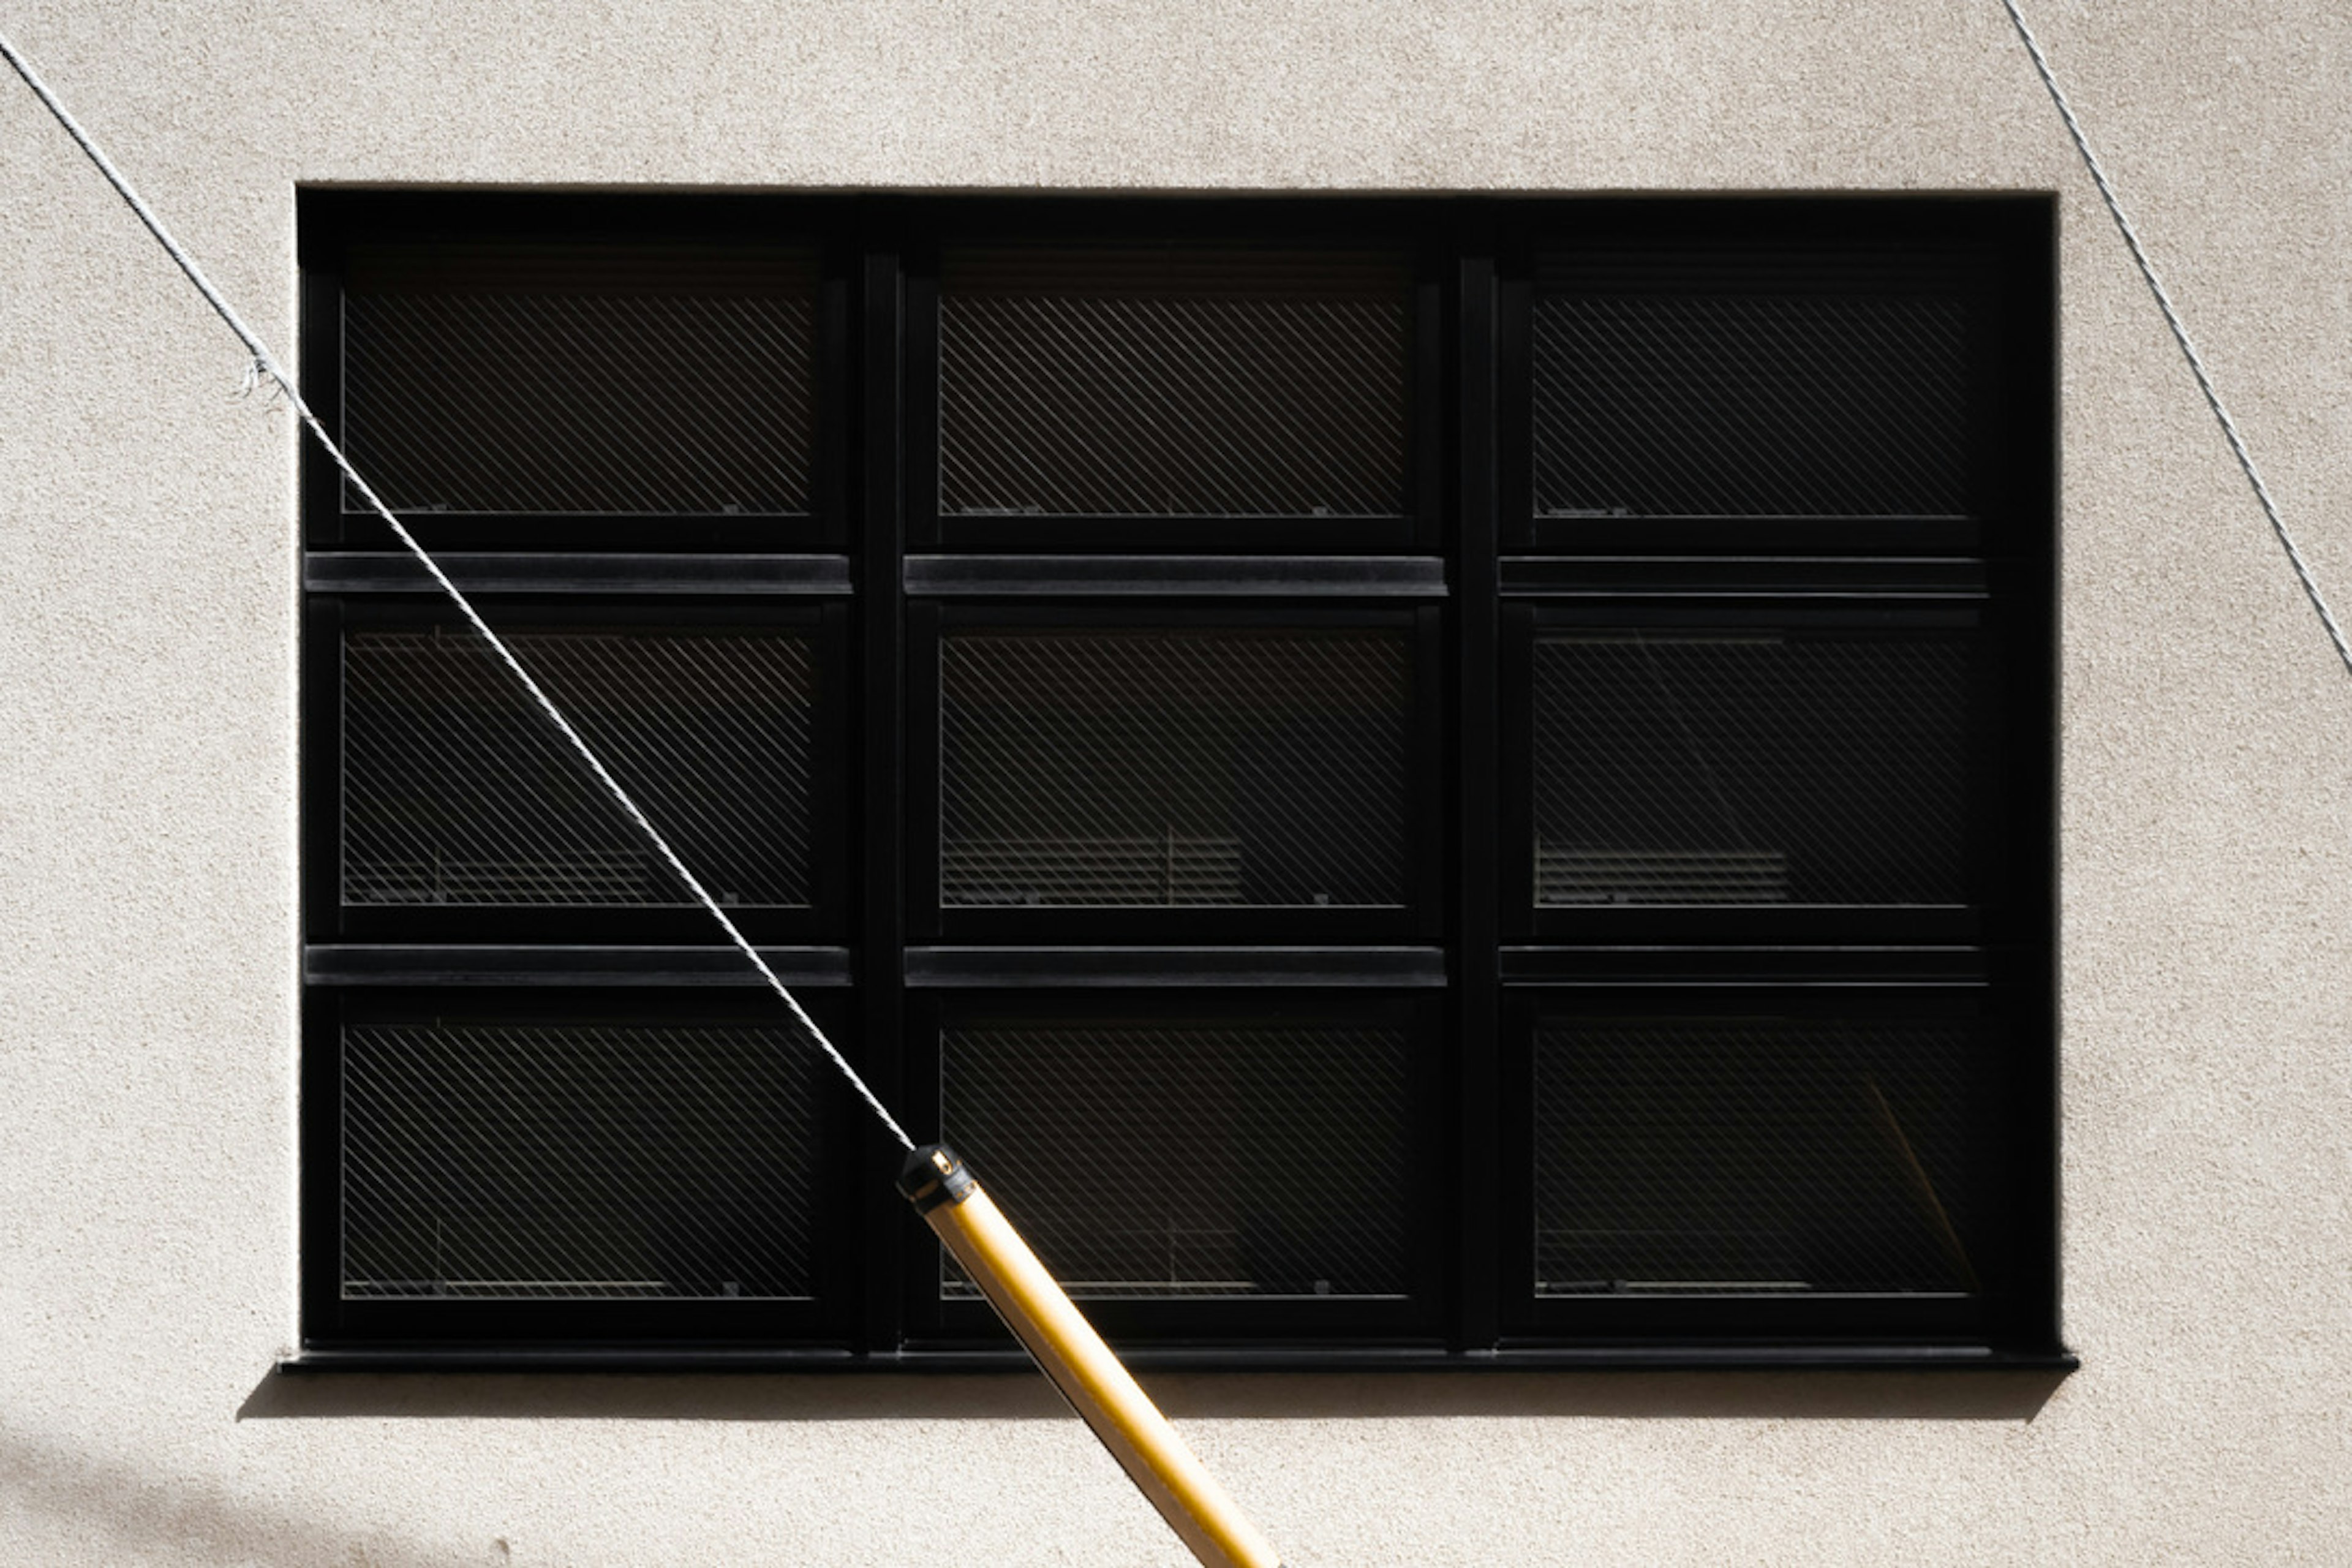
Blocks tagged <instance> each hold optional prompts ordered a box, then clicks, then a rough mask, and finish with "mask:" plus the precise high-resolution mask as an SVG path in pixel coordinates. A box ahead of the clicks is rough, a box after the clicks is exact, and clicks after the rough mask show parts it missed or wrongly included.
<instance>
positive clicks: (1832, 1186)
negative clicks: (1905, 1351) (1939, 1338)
mask: <svg viewBox="0 0 2352 1568" xmlns="http://www.w3.org/2000/svg"><path fill="white" fill-rule="evenodd" d="M1970 1045H1971V1037H1970V1035H1969V1032H1968V1031H1967V1030H1965V1029H1964V1028H1962V1027H1959V1026H1948V1025H1930V1024H1887V1025H1867V1026H1865V1025H1850V1024H1843V1023H1838V1022H1834V1021H1823V1022H1819V1023H1814V1022H1810V1021H1808V1022H1804V1023H1799V1022H1796V1021H1792V1020H1788V1019H1775V1018H1723V1019H1683V1020H1676V1019H1672V1018H1657V1019H1626V1020H1593V1021H1589V1022H1588V1021H1582V1020H1579V1021H1575V1022H1558V1023H1551V1024H1547V1025H1544V1026H1540V1027H1539V1028H1538V1032H1537V1038H1536V1104H1535V1129H1536V1140H1535V1142H1536V1170H1535V1181H1536V1227H1537V1229H1536V1238H1535V1241H1536V1247H1535V1265H1536V1281H1537V1286H1536V1288H1537V1289H1538V1293H1541V1294H1545V1295H1555V1296H1564V1295H1589V1294H1593V1293H1596V1292H1610V1291H1628V1290H1659V1291H1680V1292H1692V1291H1699V1292H1705V1291H1727V1292H1757V1291H1805V1290H1891V1291H1942V1290H1973V1289H1977V1286H1978V1277H1977V1265H1976V1263H1975V1261H1974V1259H1973V1258H1971V1256H1970V1247H1969V1239H1968V1238H1969V1237H1971V1236H1972V1234H1973V1227H1974V1226H1975V1223H1976V1221H1977V1218H1978V1215H1977V1212H1976V1194H1975V1191H1974V1188H1973V1185H1972V1184H1971V1183H1970V1181H1969V1175H1968V1171H1969V1156H1970V1153H1971V1150H1970V1148H1969V1141H1970V1134H1971V1131H1972V1128H1971V1121H1972V1116H1971V1113H1970V1101H1971V1097H1972V1094H1973V1093H1974V1092H1977V1090H1978V1088H1979V1085H1980V1080H1981V1079H1982V1078H1983V1077H1984V1064H1982V1063H1981V1062H1979V1061H1978V1060H1976V1059H1975V1058H1974V1057H1973V1054H1972V1052H1971V1049H1970Z"/></svg>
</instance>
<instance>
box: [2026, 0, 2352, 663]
mask: <svg viewBox="0 0 2352 1568" xmlns="http://www.w3.org/2000/svg"><path fill="white" fill-rule="evenodd" d="M2000 3H2001V5H2002V7H2003V9H2005V10H2007V11H2008V12H2009V19H2010V21H2011V23H2013V24H2014V25H2015V26H2016V27H2017V36H2018V37H2019V38H2020V39H2021V40H2022V41H2023V43H2024V45H2025V52H2026V53H2027V54H2029V55H2031V56H2032V57H2033V68H2034V70H2035V71H2037V72H2038V73H2040V75H2041V77H2042V86H2043V87H2045V88H2047V89H2050V101H2051V102H2053V103H2054V104H2056V105H2057V106H2058V117H2059V118H2060V119H2061V120H2063V121H2065V122H2066V134H2068V135H2069V136H2072V137H2073V138H2074V150H2075V151H2076V152H2078V153H2081V154H2082V155H2083V166H2084V168H2086V169H2088V170H2090V171H2091V180H2092V183H2093V184H2096V185H2097V186H2098V187H2099V198H2100V199H2101V200H2102V201H2104V202H2105V203H2106V204H2107V215H2108V216H2110V217H2113V218H2114V219H2115V220H2116V228H2117V229H2119V230H2120V231H2122V234H2123V237H2124V243H2125V244H2126V245H2127V246H2129V247H2131V255H2132V260H2133V262H2134V263H2135V264H2137V266H2138V268H2139V275H2140V276H2141V277H2142V278H2144V279H2147V289H2148V292H2149V293H2151V294H2153V295H2155V296H2156V308H2157V309H2158V310H2162V311H2163V312H2164V324H2165V325H2166V326H2168V327H2170V328H2171V329H2172V340H2173V342H2177V343H2179V345H2180V353H2181V355H2182V357H2183V358H2185V359H2187V360H2188V361H2189V374H2191V375H2193V376H2195V377H2196V378H2197V390H2198V391H2200V392H2201V393H2203V394H2204V395H2205V405H2206V406H2207V407H2208V408H2210V409H2211V410H2212V411H2213V417H2214V418H2215V419H2216V420H2218V421H2219V422H2220V423H2221V434H2222V435H2223V436H2225V437H2228V438H2229V442H2230V450H2231V453H2233V454H2234V455H2235V456H2236V458H2237V459H2238V467H2239V468H2242V469H2244V470H2245V475H2246V482H2247V483H2248V484H2250V485H2252V487H2253V488H2254V499H2255V500H2258V501H2260V502H2262V503H2263V516H2264V517H2266V518H2268V519H2270V524H2271V531H2272V532H2273V533H2275V534H2277V535H2278V542H2279V547H2280V548H2281V549H2283V550H2284V551H2285V552H2286V561H2287V564H2288V565H2290V566H2292V567H2294V575H2295V580H2296V581H2297V582H2299V583H2301V584H2303V591H2304V593H2305V595H2308V596H2309V598H2310V600H2311V607H2312V608H2313V609H2315V610H2316V611H2318V612H2319V624H2320V625H2321V626H2326V628H2327V640H2328V641H2330V642H2332V643H2334V644H2335V645H2336V658H2340V659H2342V660H2343V661H2344V668H2345V669H2346V671H2347V673H2352V645H2347V643H2346V642H2345V640H2344V628H2343V627H2342V626H2338V625H2337V624H2336V614H2335V612H2334V611H2332V610H2330V609H2329V608H2328V607H2327V599H2326V595H2322V594H2321V593H2320V591H2319V583H2318V580H2317V579H2315V577H2313V576H2312V574H2311V568H2310V567H2309V566H2308V565H2307V564H2305V562H2304V559H2303V552H2302V551H2300V550H2298V549H2296V548H2295V543H2294V535H2293V534H2291V533H2289V532H2288V531H2287V527H2286V520H2285V519H2284V518H2282V517H2281V516H2280V515H2279V509H2278V503H2277V502H2276V501H2274V500H2272V499H2271V489H2270V486H2268V485H2266V484H2264V483H2263V475H2262V470H2261V469H2260V468H2256V467H2254V458H2253V454H2252V453H2251V452H2249V451H2247V450H2246V442H2245V437H2242V436H2241V435H2239V434H2238V422H2237V421H2236V420H2234V419H2232V418H2231V417H2230V410H2229V409H2228V408H2227V407H2226V406H2225V405H2223V404H2222V402H2221V394H2220V393H2218V392H2216V391H2214V390H2213V378H2212V377H2211V376H2210V375H2208V374H2206V373H2205V359H2204V356H2203V355H2201V354H2200V353H2198V352H2197V345H2196V344H2195V343H2194V342H2191V341H2190V340H2189V329H2188V328H2187V327H2185V326H2183V325H2182V324H2181V321H2180V312H2179V311H2178V310H2174V309H2173V307H2172V296H2171V295H2170V294H2168V293H2167V292H2166V291H2165V288H2164V283H2163V280H2162V279H2158V277H2157V275H2156V264H2155V263H2154V262H2152V261H2150V260H2149V259H2148V258H2147V247H2146V246H2144V245H2142V244H2141V243H2140V241H2139V231H2138V230H2137V229H2135V228H2133V227H2132V221H2131V219H2130V218H2128V217H2126V216H2124V205H2123V203H2122V201H2121V200H2120V199H2118V198H2117V197H2116V187H2115V184H2114V182H2113V181H2111V180H2109V179H2108V178H2107V171H2106V169H2105V167H2104V166H2103V165H2101V163H2099V157H2098V154H2097V153H2094V152H2092V151H2091V139H2090V138H2089V137H2088V136H2086V135H2084V133H2083V122H2082V121H2079V120H2077V119H2075V118H2074V105H2073V104H2071V103H2069V102H2067V101H2066V93H2065V89H2063V88H2061V87H2060V86H2059V85H2058V78H2057V76H2056V74H2055V73H2054V72H2053V71H2052V70H2051V68H2050V59H2049V57H2048V56H2046V55H2044V54H2043V53H2042V41H2041V40H2040V39H2039V38H2036V37H2034V36H2033V29H2032V27H2029V26H2026V25H2025V13H2024V12H2022V11H2020V10H2019V9H2018V8H2017V0H2000Z"/></svg>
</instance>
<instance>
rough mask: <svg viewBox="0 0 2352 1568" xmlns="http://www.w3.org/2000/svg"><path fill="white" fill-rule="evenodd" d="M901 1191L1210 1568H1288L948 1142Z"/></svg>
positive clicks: (934, 1148)
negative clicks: (1074, 1303) (950, 1149)
mask: <svg viewBox="0 0 2352 1568" xmlns="http://www.w3.org/2000/svg"><path fill="white" fill-rule="evenodd" d="M898 1190H899V1191H901V1192H903V1193H905V1194H907V1197H908V1201H909V1202H911V1203H912V1204H913V1205H915V1208H916V1211H917V1212H918V1213H919V1214H920V1215H922V1216H923V1218H924V1220H925V1221H926V1222H928V1223H929V1226H930V1227H931V1229H932V1230H934V1231H936V1232H937V1233H938V1234H939V1238H940V1241H942V1242H944V1243H945V1244H946V1245H947V1249H948V1250H949V1251H950V1252H951V1253H953V1254H954V1255H955V1260H956V1261H957V1262H958V1263H961V1264H962V1265H963V1268H964V1272H965V1273H967V1274H969V1275H971V1278H972V1281H973V1283H975V1284H977V1285H978V1286H979V1287H980V1289H981V1290H982V1293H983V1294H984V1295H986V1296H987V1298H988V1300H989V1304H990V1305H991V1306H992V1307H994V1308H995V1309H996V1311H997V1315H998V1316H999V1317H1002V1318H1003V1320H1004V1321H1005V1325H1006V1326H1007V1327H1009V1328H1010V1329H1012V1331H1013V1334H1014V1335H1015V1336H1016V1337H1017V1338H1018V1339H1019V1340H1020V1341H1021V1342H1022V1344H1023V1345H1024V1346H1026V1347H1027V1348H1028V1351H1029V1353H1030V1355H1032V1356H1033V1357H1034V1358H1035V1359H1036V1362H1037V1364H1038V1365H1039V1366H1040V1367H1042V1368H1044V1369H1045V1375H1046V1376H1047V1377H1049V1378H1051V1379H1052V1380H1053V1382H1054V1386H1055V1387H1056V1388H1058V1389H1060V1390H1061V1391H1062V1396H1063V1397H1064V1398H1065V1399H1067V1400H1068V1401H1069V1402H1070V1405H1071V1408H1073V1409H1075V1410H1076V1412H1077V1413H1078V1415H1079V1417H1080V1418H1081V1419H1082V1420H1084V1421H1085V1422H1086V1424H1087V1426H1090V1427H1092V1428H1093V1429H1094V1434H1095V1436H1097V1437H1098V1438H1100V1439H1101V1440H1102V1446H1103V1447H1106V1448H1108V1449H1109V1450H1110V1454H1111V1458H1114V1459H1117V1460H1118V1462H1119V1467H1120V1468H1122V1469H1124V1470H1126V1471H1127V1474H1128V1479H1130V1480H1132V1481H1133V1482H1134V1483H1135V1484H1136V1486H1137V1487H1138V1488H1139V1489H1140V1490H1141V1491H1142V1493H1143V1495H1144V1496H1145V1497H1147V1498H1149V1499H1150V1500H1151V1506H1152V1507H1154V1508H1156V1509H1158V1510H1160V1518H1162V1519H1164V1520H1166V1521H1168V1523H1169V1525H1170V1527H1171V1528H1172V1529H1173V1530H1174V1531H1176V1533H1177V1535H1179V1536H1180V1537H1181V1538H1182V1540H1183V1542H1184V1544H1185V1545H1186V1546H1187V1547H1189V1548H1191V1549H1192V1555H1193V1556H1194V1557H1196V1558H1198V1559H1199V1560H1200V1561H1201V1563H1202V1568H1282V1560H1281V1559H1280V1558H1279V1557H1277V1556H1276V1554H1275V1551H1274V1548H1273V1547H1271V1546H1269V1545H1267V1544H1266V1541H1265V1537H1264V1536H1262V1535H1260V1534H1259V1533H1258V1532H1257V1530H1256V1527H1255V1526H1254V1525H1252V1524H1251V1523H1250V1521H1248V1519H1247V1518H1245V1517H1244V1515H1243V1513H1242V1510H1240V1509H1238V1508H1236V1507H1235V1506H1234V1500H1233V1499H1231V1498H1229V1497H1227V1496H1226V1495H1225V1489H1224V1488H1223V1487H1221V1486H1219V1485H1218V1484H1217V1482H1216V1479H1215V1478H1214V1477H1213V1476H1211V1475H1210V1474H1209V1472H1208V1471H1207V1470H1206V1469H1205V1468H1202V1464H1201V1461H1200V1460H1199V1459H1198V1458H1194V1457H1193V1454H1192V1449H1190V1448H1188V1447H1185V1446H1184V1439H1183V1438H1181V1437H1179V1436H1176V1429H1175V1428H1174V1427H1173V1426H1170V1425H1168V1418H1167V1417H1166V1416H1164V1415H1160V1411H1159V1408H1158V1407H1157V1406H1155V1405H1153V1404H1152V1403H1151V1401H1150V1399H1148V1398H1146V1397H1145V1396H1144V1393H1143V1390H1142V1389H1140V1388H1139V1387H1137V1386H1136V1382H1135V1379H1134V1378H1133V1377H1131V1376H1129V1374H1128V1371H1127V1368H1125V1367H1124V1366H1121V1365H1120V1364H1119V1361H1118V1357H1117V1356H1115V1355H1113V1354H1111V1352H1110V1347H1109V1346H1108V1345H1106V1344H1104V1343H1103V1342H1102V1336H1101V1335H1099V1334H1097V1333H1096V1332H1095V1331H1094V1325H1092V1324H1091V1323H1089V1322H1087V1321H1086V1319H1085V1318H1084V1317H1083V1316H1081V1315H1080V1314H1079V1312H1078V1310H1077V1308H1076V1307H1075V1306H1073V1305H1072V1304H1071V1302H1070V1299H1069V1297H1068V1296H1066V1295H1065V1294H1063V1291H1062V1288H1061V1287H1060V1286H1059V1285H1056V1284H1055V1282H1054V1277H1053V1276H1052V1275H1051V1274H1048V1273H1046V1272H1045V1265H1044V1264H1042V1263H1040V1262H1038V1261H1037V1256H1036V1254H1034V1253H1033V1252H1031V1251H1030V1250H1029V1244H1028V1243H1027V1242H1024V1241H1023V1240H1022V1239H1021V1233H1020V1232H1018V1231H1016V1230H1014V1229H1013V1226H1012V1223H1011V1222H1010V1221H1008V1220H1007V1219H1006V1218H1005V1217H1004V1215H1003V1211H1002V1210H1000V1209H998V1208H997V1206H996V1205H995V1204H993V1203H992V1202H991V1201H990V1200H989V1196H988V1194H986V1193H984V1192H982V1191H981V1190H980V1184H979V1183H978V1182H976V1181H974V1180H973V1179H972V1175H971V1172H970V1171H969V1170H967V1169H965V1168H964V1165H963V1163H962V1162H961V1161H960V1160H958V1159H957V1158H956V1157H955V1155H954V1154H953V1153H952V1152H950V1151H949V1149H948V1148H947V1146H946V1145H945V1144H940V1143H930V1144H926V1145H924V1146H923V1147H922V1148H920V1149H918V1150H916V1151H915V1152H912V1153H911V1154H909V1155H908V1156H907V1165H906V1169H905V1170H904V1171H903V1172H902V1173H900V1174H899V1177H898Z"/></svg>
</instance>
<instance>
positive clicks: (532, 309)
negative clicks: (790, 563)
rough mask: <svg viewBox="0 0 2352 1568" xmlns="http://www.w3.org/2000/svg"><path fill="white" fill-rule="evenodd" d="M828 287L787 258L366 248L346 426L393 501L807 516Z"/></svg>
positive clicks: (346, 366) (401, 507)
mask: <svg viewBox="0 0 2352 1568" xmlns="http://www.w3.org/2000/svg"><path fill="white" fill-rule="evenodd" d="M815 300H816V275H815V271H814V267H813V265H812V264H811V262H810V260H809V259H808V258H806V257H804V256H797V255H792V254H779V253H769V252H758V251H751V250H732V251H722V250H717V249H694V248H688V247H658V248H656V247H617V246H616V247H598V248H594V249H585V248H568V249H563V248H555V247H538V248H533V247H509V248H499V249H493V248H489V247H432V248H425V247H418V248H415V249H413V250H412V249H406V248H400V247H385V248H380V249H371V250H367V251H364V252H361V253H358V254H355V255H354V256H353V257H352V262H351V268H350V271H349V273H348V275H347V277H346V280H345V293H344V298H343V431H344V440H345V443H346V445H347V447H348V449H349V450H350V453H351V457H352V462H353V463H354V464H355V465H356V466H357V467H358V468H359V470H360V472H362V473H363V474H365V475H367V476H368V482H369V483H370V484H372V485H373V486H374V487H375V489H376V490H377V492H378V493H379V494H381V495H382V496H383V499H384V500H385V502H386V503H387V504H388V505H390V506H391V507H392V508H393V510H395V511H425V512H431V511H457V512H572V513H579V512H591V513H613V512H639V513H657V514H669V513H678V512H723V513H736V512H740V513H745V514H754V515H757V514H770V515H772V514H777V513H796V512H805V511H807V510H809V504H810V503H809V496H810V468H811V459H812V453H813V451H814V427H815V426H814V408H815V395H816V394H815V363H816V362H815V337H814V323H815V319H816V317H815ZM344 504H345V507H346V508H347V509H349V510H360V509H361V507H360V502H359V500H358V499H357V497H356V495H352V496H347V497H346V499H345V502H344Z"/></svg>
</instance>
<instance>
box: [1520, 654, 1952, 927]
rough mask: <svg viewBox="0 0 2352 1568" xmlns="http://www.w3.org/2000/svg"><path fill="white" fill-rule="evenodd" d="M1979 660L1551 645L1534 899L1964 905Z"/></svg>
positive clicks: (1539, 679) (1543, 677) (1539, 742)
mask: <svg viewBox="0 0 2352 1568" xmlns="http://www.w3.org/2000/svg"><path fill="white" fill-rule="evenodd" d="M1534 680H1535V716H1534V721H1535V736H1534V741H1535V747H1534V764H1535V765H1534V773H1535V777H1534V790H1535V826H1536V844H1535V857H1536V863H1535V888H1536V901H1537V902H1538V903H1539V904H1612V903H1613V904H1776V903H1801V904H1954V903H1958V902H1961V901H1963V900H1965V898H1966V897H1967V887H1968V884H1967V878H1966V874H1965V873H1966V849H1967V833H1968V791H1967V782H1968V765H1967V764H1968V755H1967V715H1968V689H1969V647H1968V645H1967V644H1966V643H1964V642H1962V641H1959V640H1958V639H1954V638H1937V637H1928V636H1918V637H1907V638H1906V637H1883V638H1869V639H1864V638H1847V639H1837V638H1831V637H1802V636H1799V635H1795V634H1787V635H1783V634H1780V633H1774V632H1761V633H1751V632H1719V633H1718V632H1693V633H1685V632H1675V631H1646V630H1640V629H1609V630H1601V629H1594V630H1590V631H1577V632H1567V633H1547V634H1544V635H1541V636H1539V637H1538V638H1537V639H1536V645H1535V668H1534Z"/></svg>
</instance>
